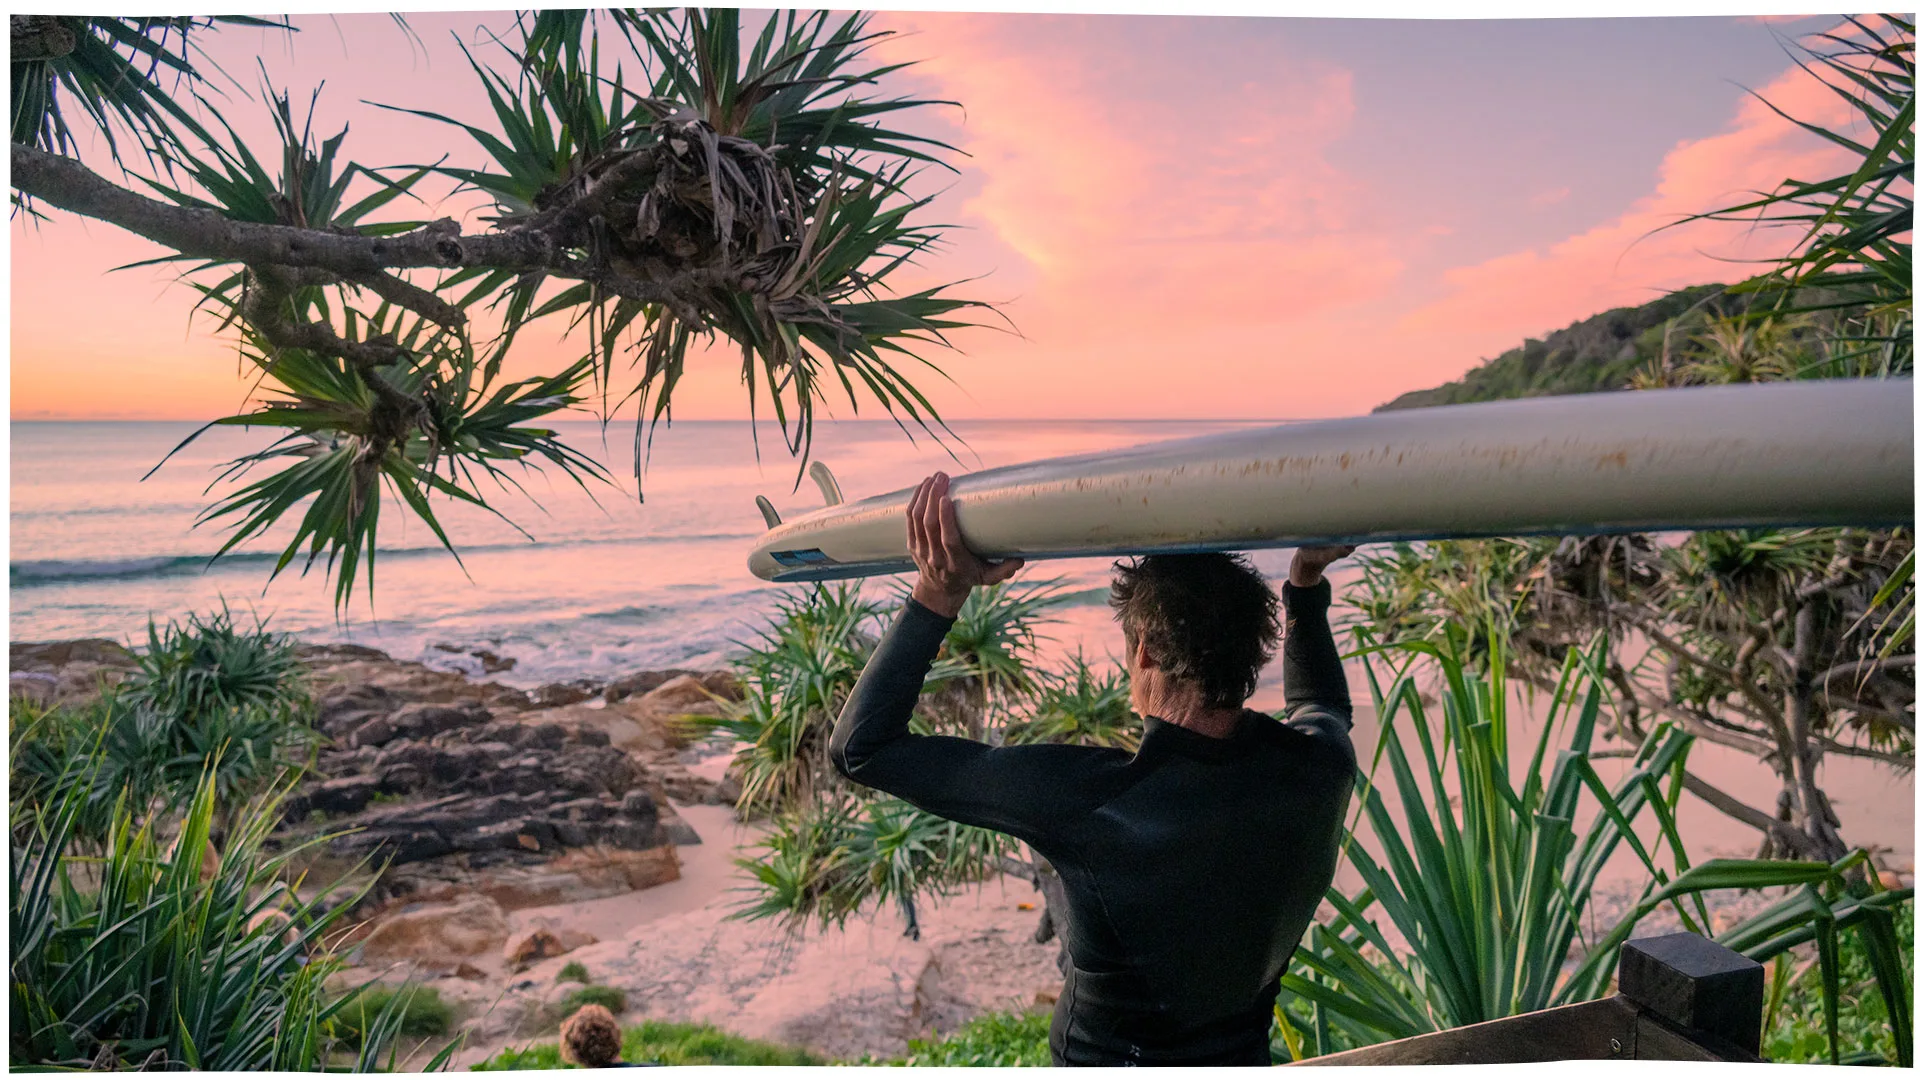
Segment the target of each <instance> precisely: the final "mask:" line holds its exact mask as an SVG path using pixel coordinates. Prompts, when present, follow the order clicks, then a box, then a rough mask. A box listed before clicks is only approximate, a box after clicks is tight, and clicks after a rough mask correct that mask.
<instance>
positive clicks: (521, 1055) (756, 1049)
mask: <svg viewBox="0 0 1920 1080" xmlns="http://www.w3.org/2000/svg"><path fill="white" fill-rule="evenodd" d="M620 1056H621V1058H622V1059H624V1060H626V1061H633V1062H654V1063H657V1064H660V1065H821V1064H825V1062H823V1061H821V1060H820V1059H819V1058H818V1057H815V1056H814V1055H813V1054H810V1053H808V1052H807V1051H805V1050H799V1049H795V1048H793V1047H787V1046H779V1045H776V1044H774V1043H766V1042H759V1041H757V1040H754V1039H743V1038H741V1037H740V1036H738V1035H729V1034H727V1033H726V1032H724V1031H721V1030H720V1029H719V1028H716V1027H714V1026H713V1025H711V1024H682V1023H673V1022H669V1021H664V1020H648V1021H646V1022H644V1023H642V1024H638V1025H636V1026H634V1027H629V1028H627V1029H626V1036H625V1038H624V1039H623V1040H622V1042H621V1045H620ZM473 1068H474V1071H476V1072H493V1071H504V1070H508V1069H565V1068H571V1066H569V1065H567V1064H566V1063H565V1062H563V1061H561V1060H560V1045H559V1044H558V1043H552V1042H546V1043H536V1044H534V1045H532V1046H528V1047H525V1048H523V1049H519V1050H502V1051H500V1052H499V1053H498V1054H495V1055H493V1056H492V1057H490V1058H488V1059H487V1060H485V1061H483V1062H481V1063H480V1064H478V1065H475V1066H474V1067H473Z"/></svg>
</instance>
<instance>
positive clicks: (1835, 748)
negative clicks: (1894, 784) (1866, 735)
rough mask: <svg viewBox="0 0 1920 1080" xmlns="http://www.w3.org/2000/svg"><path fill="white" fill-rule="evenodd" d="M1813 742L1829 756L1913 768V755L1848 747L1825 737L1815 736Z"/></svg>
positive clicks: (1863, 747) (1862, 747) (1866, 747)
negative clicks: (1861, 759) (1837, 755)
mask: <svg viewBox="0 0 1920 1080" xmlns="http://www.w3.org/2000/svg"><path fill="white" fill-rule="evenodd" d="M1907 730H1909V731H1911V730H1913V729H1912V728H1911V727H1909V728H1908V729H1907ZM1813 740H1814V742H1816V743H1819V744H1820V749H1821V750H1822V751H1824V752H1826V753H1829V754H1839V755H1841V756H1842V757H1857V758H1866V759H1867V760H1869V761H1878V762H1880V763H1881V764H1883V765H1892V766H1894V767H1896V768H1901V769H1911V768H1913V755H1911V754H1895V753H1891V752H1889V751H1886V750H1875V749H1873V748H1872V747H1868V746H1850V745H1848V744H1846V743H1843V742H1836V741H1835V740H1833V739H1832V738H1830V737H1829V736H1826V735H1815V736H1814V737H1813Z"/></svg>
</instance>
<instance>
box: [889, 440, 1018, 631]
mask: <svg viewBox="0 0 1920 1080" xmlns="http://www.w3.org/2000/svg"><path fill="white" fill-rule="evenodd" d="M951 483H952V481H951V480H949V479H948V477H947V474H946V473H941V472H937V473H934V474H933V475H932V476H929V477H927V478H926V479H925V480H922V481H920V486H919V487H917V488H915V489H914V490H913V499H912V500H911V501H909V502H908V503H907V551H908V552H909V553H911V554H912V555H913V564H914V565H915V566H917V567H919V568H920V580H919V581H917V582H915V583H914V586H913V598H914V599H915V600H918V601H919V602H920V603H921V605H922V606H924V607H926V608H928V609H930V610H932V611H934V612H936V613H937V614H940V615H944V616H946V617H947V618H949V619H951V618H953V617H954V616H955V615H958V614H959V613H960V605H962V604H964V603H966V602H967V594H968V593H970V592H972V591H973V587H974V586H976V585H998V584H999V583H1001V582H1003V581H1005V580H1007V579H1008V578H1010V577H1012V576H1013V575H1014V574H1016V573H1018V572H1019V571H1020V568H1021V567H1023V566H1025V565H1026V564H1027V563H1026V560H1025V559H1001V560H1000V561H999V562H988V561H986V560H985V559H982V558H981V557H980V556H978V555H975V554H974V553H973V552H972V551H971V550H969V549H968V548H967V543H966V541H965V540H963V539H961V537H960V524H959V521H958V519H957V518H956V517H955V515H954V510H953V500H952V499H951V498H949V497H948V496H947V489H948V487H949V486H950V484H951Z"/></svg>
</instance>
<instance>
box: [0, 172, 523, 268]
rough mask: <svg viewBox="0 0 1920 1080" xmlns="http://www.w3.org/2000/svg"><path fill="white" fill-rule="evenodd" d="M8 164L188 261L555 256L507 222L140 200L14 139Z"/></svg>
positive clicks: (34, 185)
mask: <svg viewBox="0 0 1920 1080" xmlns="http://www.w3.org/2000/svg"><path fill="white" fill-rule="evenodd" d="M11 164H12V169H13V186H14V187H15V188H17V189H18V190H20V191H21V192H23V193H25V194H26V195H29V196H31V197H33V198H35V199H38V200H40V201H41V202H44V203H46V204H47V205H49V206H56V207H59V208H60V209H62V210H66V211H69V212H70V213H74V214H79V215H81V216H83V217H89V218H93V219H95V220H98V221H104V222H107V223H108V224H110V225H118V226H119V227H121V228H123V229H125V230H127V231H128V232H131V233H134V234H136V235H139V236H144V237H146V238H147V239H149V240H152V241H154V242H156V243H158V244H161V245H163V246H166V247H169V248H172V249H173V250H175V251H177V252H179V253H180V254H182V255H191V256H195V257H197V258H204V259H214V260H218V261H221V262H241V263H248V264H250V265H254V266H261V265H274V266H302V267H308V266H310V267H319V268H322V269H326V270H332V271H334V272H335V273H338V274H342V275H346V274H352V273H375V272H378V271H381V270H386V269H405V268H411V267H436V268H440V269H449V268H453V267H460V266H487V267H493V268H496V269H501V270H523V271H524V270H539V269H547V268H550V267H552V266H553V265H554V264H555V262H556V261H557V259H558V258H559V256H560V252H559V251H558V249H557V247H556V245H555V243H554V241H553V239H552V237H551V236H549V235H548V234H546V233H543V232H540V231H537V230H530V229H525V228H515V229H506V230H502V231H500V232H496V233H490V234H488V235H485V236H468V237H463V236H461V235H460V225H459V223H458V222H455V221H454V220H453V219H451V218H441V219H440V220H438V221H435V222H431V223H429V224H427V225H424V226H422V227H420V228H418V229H415V230H414V231H412V232H410V233H403V234H401V235H399V236H349V235H343V234H341V233H337V232H327V231H324V230H320V229H302V228H297V227H295V226H291V225H266V224H261V223H258V222H250V221H234V220H233V219H231V218H228V217H225V216H223V215H221V214H218V213H216V212H214V211H212V210H203V209H200V208H198V207H188V206H175V205H173V204H172V203H166V202H161V201H160V200H158V199H150V198H148V197H146V196H145V195H140V194H137V193H135V192H132V191H129V190H127V189H126V188H123V187H120V186H119V185H117V184H115V183H113V182H111V181H109V180H107V179H105V178H103V177H101V176H100V175H99V174H98V173H95V172H94V171H93V170H91V169H89V168H87V167H86V166H85V165H82V164H81V163H80V162H78V161H76V160H74V159H73V158H69V157H62V156H61V155H59V154H49V153H47V152H46V151H44V150H39V149H36V148H34V147H31V146H27V145H25V144H23V143H14V144H13V153H12V157H11Z"/></svg>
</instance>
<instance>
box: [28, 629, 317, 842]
mask: <svg viewBox="0 0 1920 1080" xmlns="http://www.w3.org/2000/svg"><path fill="white" fill-rule="evenodd" d="M136 659H137V661H138V667H137V668H136V669H135V670H134V671H133V672H132V673H131V674H130V675H129V677H128V678H127V679H126V681H124V682H123V683H121V684H120V685H119V686H117V687H112V688H108V689H107V690H105V692H103V693H102V694H101V695H100V696H99V697H98V698H97V699H94V700H92V701H89V702H87V703H85V704H80V705H63V706H56V707H53V708H41V707H39V706H36V705H33V704H30V703H28V702H27V701H26V700H25V699H23V698H18V697H16V698H12V699H10V700H9V702H8V719H9V723H10V728H11V732H10V734H11V746H12V751H13V757H12V764H11V767H10V770H9V774H8V775H9V781H10V784H11V793H12V798H13V801H12V809H13V815H14V825H15V832H16V835H22V830H23V829H29V828H30V827H31V823H32V822H33V820H34V819H35V818H36V817H37V816H38V815H40V814H42V813H44V812H46V810H47V808H48V807H50V806H53V805H57V804H59V803H60V802H61V800H62V797H63V795H64V791H63V790H62V788H61V785H62V784H63V783H83V784H85V785H86V786H87V788H88V790H89V792H90V794H89V796H88V798H87V800H86V801H85V803H84V804H83V805H82V806H80V807H79V808H78V813H77V816H76V818H75V820H74V822H73V832H74V839H75V840H77V841H80V842H83V843H98V842H100V841H101V840H103V839H104V838H105V837H106V835H107V832H108V828H109V825H110V823H111V821H112V817H113V814H114V812H115V805H116V803H117V802H118V801H119V800H120V799H121V798H123V797H124V798H125V799H126V801H127V805H128V807H129V808H130V809H131V811H132V813H133V815H134V818H135V820H136V821H144V820H147V818H148V817H149V816H152V817H153V818H154V819H156V820H158V819H161V818H165V817H166V816H168V815H171V814H173V813H175V812H177V811H179V810H180V809H181V808H182V807H183V806H185V805H186V803H187V802H188V801H189V800H190V799H191V798H192V797H193V794H194V792H195V791H196V790H197V789H198V788H199V785H200V783H201V781H202V779H203V778H205V777H208V776H210V777H211V779H212V782H213V785H214V789H215V815H216V818H217V819H224V817H225V816H226V815H227V814H228V812H229V811H230V810H231V809H232V808H233V807H235V806H237V805H239V804H241V803H243V802H245V801H246V800H247V799H248V798H250V797H252V796H253V795H255V794H257V793H258V792H260V791H261V790H262V789H264V788H265V787H266V786H267V785H270V784H271V783H273V781H274V780H275V779H276V778H278V777H280V776H282V775H283V774H285V773H287V772H289V771H291V770H295V769H297V768H299V767H300V766H301V765H302V764H304V762H305V761H306V759H307V755H308V753H309V751H310V750H311V747H312V744H313V741H314V738H315V735H314V732H313V730H312V728H311V727H310V726H309V725H308V715H309V706H310V699H309V697H308V694H307V689H306V684H305V679H304V675H303V673H302V669H301V667H300V664H299V660H298V658H297V657H296V655H295V652H294V643H293V641H292V640H291V639H289V638H287V637H286V636H284V635H280V634H273V633H269V632H268V631H267V630H266V628H265V627H264V626H262V625H256V626H255V627H254V628H253V629H252V630H240V629H237V628H236V627H235V626H234V623H233V617H232V614H231V613H230V612H228V611H227V610H225V609H224V608H223V609H222V610H220V611H218V612H215V613H211V614H209V615H206V616H204V617H203V616H200V615H189V616H188V617H187V619H186V621H185V622H184V623H182V622H178V621H169V622H168V624H167V625H166V627H165V628H164V629H163V628H160V627H157V626H155V625H154V624H152V623H151V622H150V623H149V624H148V627H147V647H146V649H145V650H144V651H142V652H140V653H139V654H137V657H136ZM210 767H211V771H210V772H209V768H210ZM216 824H224V822H223V821H217V822H216Z"/></svg>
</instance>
